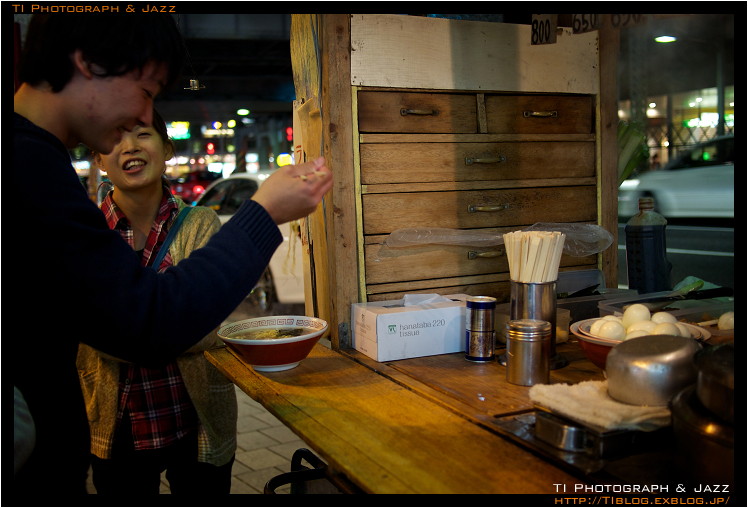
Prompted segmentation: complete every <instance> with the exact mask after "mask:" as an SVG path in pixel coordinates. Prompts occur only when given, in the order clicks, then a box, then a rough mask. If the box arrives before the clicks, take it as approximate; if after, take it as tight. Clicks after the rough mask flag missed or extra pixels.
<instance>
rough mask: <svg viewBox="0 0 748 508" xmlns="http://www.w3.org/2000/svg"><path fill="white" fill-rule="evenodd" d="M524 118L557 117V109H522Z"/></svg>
mask: <svg viewBox="0 0 748 508" xmlns="http://www.w3.org/2000/svg"><path fill="white" fill-rule="evenodd" d="M522 116H524V117H525V118H558V111H524V112H522Z"/></svg>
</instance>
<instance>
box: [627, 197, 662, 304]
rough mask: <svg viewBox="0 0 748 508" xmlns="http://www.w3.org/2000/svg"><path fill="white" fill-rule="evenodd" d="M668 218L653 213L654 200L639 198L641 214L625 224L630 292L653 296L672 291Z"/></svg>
mask: <svg viewBox="0 0 748 508" xmlns="http://www.w3.org/2000/svg"><path fill="white" fill-rule="evenodd" d="M666 226H667V219H665V217H663V216H662V215H660V214H659V213H657V212H655V211H654V198H651V197H646V198H640V199H639V213H637V214H636V215H634V216H633V217H631V219H630V220H629V221H628V222H627V223H626V228H625V231H626V267H627V270H628V277H629V281H628V282H629V289H636V290H637V291H638V292H639V293H654V292H657V291H668V290H671V289H673V285H672V283H671V282H670V271H671V269H672V266H673V265H672V264H670V261H668V259H667V251H666V247H665V227H666Z"/></svg>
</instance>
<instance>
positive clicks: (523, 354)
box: [506, 319, 551, 386]
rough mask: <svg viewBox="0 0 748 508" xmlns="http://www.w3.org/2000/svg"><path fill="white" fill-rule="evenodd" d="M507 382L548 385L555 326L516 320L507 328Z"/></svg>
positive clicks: (509, 323)
mask: <svg viewBox="0 0 748 508" xmlns="http://www.w3.org/2000/svg"><path fill="white" fill-rule="evenodd" d="M506 348H507V349H506V380H507V381H509V382H510V383H512V384H515V385H521V386H532V385H535V384H541V383H542V384H546V383H548V382H549V380H550V372H551V363H550V360H551V324H550V323H549V322H548V321H541V320H539V319H516V320H512V321H509V322H508V323H507V325H506Z"/></svg>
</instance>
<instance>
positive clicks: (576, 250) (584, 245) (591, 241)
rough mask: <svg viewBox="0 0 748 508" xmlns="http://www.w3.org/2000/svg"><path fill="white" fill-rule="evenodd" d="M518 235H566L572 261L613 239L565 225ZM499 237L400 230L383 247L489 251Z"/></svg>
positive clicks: (590, 228)
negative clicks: (459, 246)
mask: <svg viewBox="0 0 748 508" xmlns="http://www.w3.org/2000/svg"><path fill="white" fill-rule="evenodd" d="M518 231H558V232H560V233H563V234H565V235H566V241H565V242H564V249H563V252H564V254H568V255H570V256H574V257H584V256H590V255H592V254H597V253H598V252H602V251H604V250H605V249H607V248H608V247H610V245H611V244H612V243H613V235H612V234H611V233H609V232H608V231H606V230H605V229H603V228H602V227H601V226H599V225H597V224H571V223H565V222H537V223H535V224H533V225H532V226H529V227H526V228H522V229H519V230H518ZM503 243H504V238H503V236H502V235H501V234H499V233H487V232H484V231H480V230H462V229H449V228H403V229H397V230H395V231H393V232H392V233H390V235H389V236H388V237H387V239H386V240H385V242H384V244H385V245H386V246H387V247H392V248H398V247H411V246H414V245H465V246H473V247H490V246H494V245H503Z"/></svg>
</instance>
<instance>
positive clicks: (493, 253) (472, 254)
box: [468, 250, 504, 259]
mask: <svg viewBox="0 0 748 508" xmlns="http://www.w3.org/2000/svg"><path fill="white" fill-rule="evenodd" d="M503 255H504V251H503V250H487V251H484V252H478V251H475V250H471V251H468V259H476V258H497V257H499V256H503Z"/></svg>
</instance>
